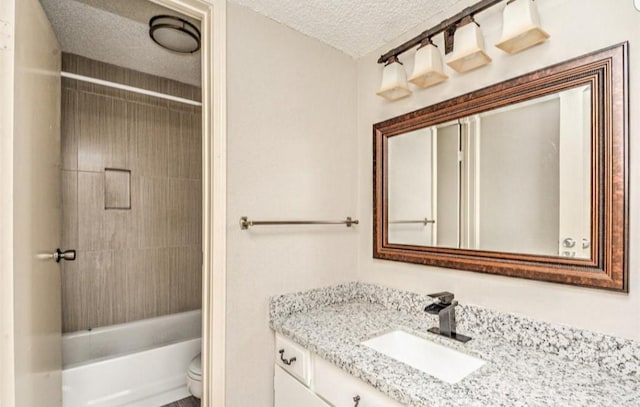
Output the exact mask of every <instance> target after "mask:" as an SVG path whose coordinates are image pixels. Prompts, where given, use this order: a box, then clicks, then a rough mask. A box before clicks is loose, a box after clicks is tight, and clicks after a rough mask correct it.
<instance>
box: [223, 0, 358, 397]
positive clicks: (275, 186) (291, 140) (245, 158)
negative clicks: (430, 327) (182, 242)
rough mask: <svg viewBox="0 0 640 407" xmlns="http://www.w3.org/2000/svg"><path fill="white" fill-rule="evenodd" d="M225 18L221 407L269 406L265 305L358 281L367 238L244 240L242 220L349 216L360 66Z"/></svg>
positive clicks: (270, 350)
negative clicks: (223, 397)
mask: <svg viewBox="0 0 640 407" xmlns="http://www.w3.org/2000/svg"><path fill="white" fill-rule="evenodd" d="M227 12H228V15H227V26H228V29H227V30H228V31H227V35H228V37H227V48H228V50H229V52H228V56H227V76H228V83H227V92H228V126H229V128H228V151H227V154H228V156H227V161H228V170H227V171H228V181H227V185H228V206H227V211H228V218H227V228H228V229H227V304H226V307H227V337H226V346H227V366H226V386H227V402H226V405H227V406H228V407H246V406H269V405H272V404H273V380H272V378H273V363H274V346H275V345H274V336H273V332H272V331H271V330H270V329H269V326H268V323H267V318H268V301H269V296H271V295H276V294H280V293H284V292H292V291H297V290H306V289H311V288H315V287H321V286H327V285H331V284H335V283H339V282H344V281H353V280H355V279H356V277H357V276H356V274H357V250H358V246H357V236H358V234H360V233H363V232H366V229H363V228H360V227H359V226H355V227H354V228H351V229H349V228H347V227H345V226H296V227H267V226H263V227H255V228H251V229H250V230H246V231H242V230H240V225H239V219H240V217H241V216H248V217H249V218H251V219H255V220H271V219H344V218H345V217H347V216H355V215H354V214H355V213H356V211H357V204H356V197H357V188H356V180H357V171H358V155H357V132H356V120H355V117H356V70H355V68H356V64H355V61H354V60H353V59H352V58H350V57H348V56H346V55H345V54H343V53H341V52H339V51H337V50H335V49H333V48H331V47H329V46H327V45H324V44H322V43H320V42H319V41H317V40H314V39H311V38H309V37H306V36H304V35H302V34H300V33H298V32H296V31H294V30H292V29H289V28H287V27H285V26H283V25H281V24H278V23H276V22H274V21H272V20H270V19H267V18H265V17H262V16H260V15H258V14H257V13H254V12H253V11H250V10H248V9H246V8H243V7H241V6H238V5H235V4H233V3H228V9H227ZM367 157H370V154H367Z"/></svg>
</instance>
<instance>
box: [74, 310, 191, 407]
mask: <svg viewBox="0 0 640 407" xmlns="http://www.w3.org/2000/svg"><path fill="white" fill-rule="evenodd" d="M201 315H202V313H201V311H200V310H197V311H189V312H183V313H179V314H173V315H167V316H162V317H157V318H151V319H145V320H142V321H136V322H131V323H126V324H120V325H112V326H108V327H103V328H95V329H92V330H91V331H80V332H73V333H68V334H64V335H63V336H62V362H63V368H62V397H63V406H64V407H80V406H82V407H85V406H92V407H94V406H95V407H115V406H132V407H158V406H162V405H164V404H168V403H171V402H173V401H176V400H180V399H182V398H185V397H188V396H189V391H188V390H187V386H186V383H187V382H186V374H187V369H188V367H189V362H191V359H193V358H194V357H195V356H196V355H197V354H198V353H200V348H201V342H202V341H201V332H202V329H201Z"/></svg>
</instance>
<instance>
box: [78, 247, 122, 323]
mask: <svg viewBox="0 0 640 407" xmlns="http://www.w3.org/2000/svg"><path fill="white" fill-rule="evenodd" d="M78 260H79V269H80V281H81V287H82V290H83V294H82V302H81V303H82V307H83V309H82V311H81V312H82V313H83V314H85V315H86V318H87V326H86V327H85V328H83V329H87V328H96V327H101V326H107V325H113V324H114V318H113V302H112V301H113V297H114V294H115V293H114V284H113V282H114V275H113V267H114V252H112V251H108V250H105V251H90V252H84V253H83V255H82V256H81V257H80V258H79V259H78Z"/></svg>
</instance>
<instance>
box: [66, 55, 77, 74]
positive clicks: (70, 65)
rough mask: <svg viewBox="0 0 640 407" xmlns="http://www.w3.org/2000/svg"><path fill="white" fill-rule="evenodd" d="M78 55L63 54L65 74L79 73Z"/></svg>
mask: <svg viewBox="0 0 640 407" xmlns="http://www.w3.org/2000/svg"><path fill="white" fill-rule="evenodd" d="M78 58H79V57H78V55H76V54H70V53H67V52H63V53H62V70H63V71H64V72H71V73H77V72H78Z"/></svg>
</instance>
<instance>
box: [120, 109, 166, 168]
mask: <svg viewBox="0 0 640 407" xmlns="http://www.w3.org/2000/svg"><path fill="white" fill-rule="evenodd" d="M175 116H176V114H175V113H174V114H171V112H169V111H168V110H167V109H165V108H160V107H156V106H148V105H142V104H138V103H129V104H128V108H127V122H128V133H129V135H130V139H131V140H135V145H136V153H137V157H136V160H135V162H134V164H135V165H134V167H133V168H132V169H133V170H134V171H136V172H137V173H138V174H139V175H143V176H154V177H166V176H167V173H168V164H167V161H168V159H169V154H168V148H169V142H168V134H169V128H168V126H169V124H170V123H171V122H172V121H174V120H175Z"/></svg>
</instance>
